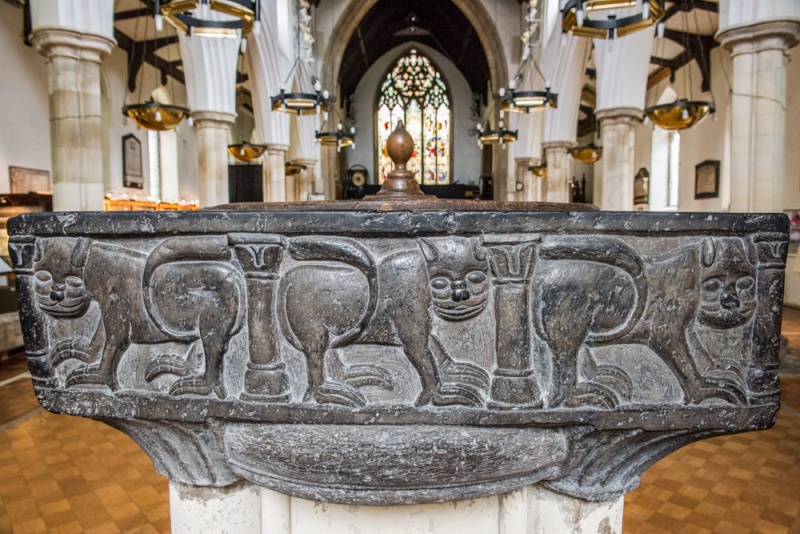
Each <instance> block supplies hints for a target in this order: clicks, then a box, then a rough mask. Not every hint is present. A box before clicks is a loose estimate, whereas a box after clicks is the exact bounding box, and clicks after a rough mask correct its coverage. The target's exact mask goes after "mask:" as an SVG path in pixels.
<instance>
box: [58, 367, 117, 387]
mask: <svg viewBox="0 0 800 534" xmlns="http://www.w3.org/2000/svg"><path fill="white" fill-rule="evenodd" d="M107 378H108V375H107V373H105V372H102V371H101V370H100V366H99V365H87V366H86V367H79V368H78V369H75V370H74V371H72V372H71V373H70V374H69V375H68V376H67V380H66V381H65V383H64V385H65V386H66V387H68V388H71V387H74V386H89V385H91V386H109V387H111V386H110V384H109V383H108V380H107ZM112 389H113V388H112Z"/></svg>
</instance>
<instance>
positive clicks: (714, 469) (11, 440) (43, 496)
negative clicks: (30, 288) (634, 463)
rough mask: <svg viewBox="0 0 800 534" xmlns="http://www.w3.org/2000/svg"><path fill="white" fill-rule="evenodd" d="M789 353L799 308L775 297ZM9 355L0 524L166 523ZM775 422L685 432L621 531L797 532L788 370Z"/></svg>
mask: <svg viewBox="0 0 800 534" xmlns="http://www.w3.org/2000/svg"><path fill="white" fill-rule="evenodd" d="M783 329H784V331H785V332H786V333H787V334H788V335H787V337H788V338H789V347H790V349H791V350H793V351H794V352H795V353H800V311H796V310H790V309H786V310H785V313H784V324H783ZM792 332H796V334H792ZM21 372H24V367H22V368H21V367H20V366H19V363H18V362H16V360H14V361H12V362H11V363H9V362H8V361H4V362H2V363H0V384H2V383H4V382H6V383H5V384H4V385H2V386H0V533H5V532H13V533H27V532H55V533H72V532H97V533H106V532H143V533H144V532H168V531H169V503H168V485H167V480H166V479H165V478H163V477H161V476H160V475H158V474H157V473H156V472H155V470H154V469H153V465H152V463H151V462H150V459H149V458H148V457H147V455H146V454H145V453H144V452H142V450H141V449H140V448H139V447H138V446H137V445H136V444H134V443H133V441H132V440H131V439H130V438H128V437H127V436H125V435H124V434H122V433H120V432H117V431H116V430H114V429H112V428H110V427H107V426H105V425H104V424H102V423H99V422H96V421H90V420H86V419H81V418H76V417H69V416H61V415H52V414H49V413H47V412H44V411H43V410H42V409H41V408H37V407H36V400H35V398H34V397H33V391H32V388H31V386H30V380H29V379H27V378H26V379H24V380H23V379H20V380H15V381H12V382H10V383H8V379H9V377H12V378H13V377H14V376H19V374H20V373H21ZM782 391H783V395H782V402H783V406H782V408H781V411H780V413H779V415H778V422H777V423H776V425H775V426H774V427H773V428H772V429H770V430H766V431H763V432H754V433H749V434H740V435H735V436H726V437H720V438H713V439H709V440H705V441H701V442H698V443H695V444H692V445H690V446H688V447H684V448H683V449H681V450H679V451H677V452H675V453H673V454H671V455H670V456H668V457H667V458H665V459H663V460H661V461H660V462H658V463H657V464H655V465H654V466H653V467H651V468H650V469H649V470H648V471H647V472H646V473H645V475H644V477H643V478H642V484H641V486H640V487H639V488H638V489H636V490H634V491H632V492H631V493H629V494H628V495H627V496H626V497H625V518H624V532H625V533H626V534H628V533H630V534H635V533H660V532H672V533H682V534H683V533H686V534H689V533H720V534H736V533H745V532H759V533H800V376H784V377H782Z"/></svg>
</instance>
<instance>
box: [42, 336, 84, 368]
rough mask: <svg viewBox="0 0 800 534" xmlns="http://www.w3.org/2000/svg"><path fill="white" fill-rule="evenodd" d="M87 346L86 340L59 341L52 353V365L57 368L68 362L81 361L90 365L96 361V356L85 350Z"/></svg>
mask: <svg viewBox="0 0 800 534" xmlns="http://www.w3.org/2000/svg"><path fill="white" fill-rule="evenodd" d="M85 346H86V340H84V339H82V338H70V339H65V340H63V341H59V342H58V343H56V346H55V347H53V349H52V350H51V351H50V365H51V366H52V367H53V368H56V367H58V366H59V365H61V364H62V363H64V362H66V361H67V360H80V361H82V362H84V363H89V362H90V361H92V360H93V359H94V356H93V355H91V354H89V353H87V352H86V351H85V350H84V347H85Z"/></svg>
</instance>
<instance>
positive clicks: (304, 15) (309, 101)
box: [270, 5, 330, 115]
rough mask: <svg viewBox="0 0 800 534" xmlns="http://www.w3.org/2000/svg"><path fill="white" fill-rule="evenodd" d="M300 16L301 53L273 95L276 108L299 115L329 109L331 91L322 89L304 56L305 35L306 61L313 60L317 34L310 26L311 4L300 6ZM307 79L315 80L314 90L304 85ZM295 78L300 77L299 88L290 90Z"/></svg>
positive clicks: (297, 47) (298, 41)
mask: <svg viewBox="0 0 800 534" xmlns="http://www.w3.org/2000/svg"><path fill="white" fill-rule="evenodd" d="M297 20H298V24H297V37H296V43H295V45H296V50H295V52H296V54H297V57H296V58H295V60H294V63H293V64H292V68H291V69H289V75H288V76H287V77H286V80H285V81H284V82H283V87H282V88H281V92H280V93H278V94H277V95H275V96H273V97H271V98H270V101H271V102H272V111H280V112H283V113H291V114H297V115H319V114H320V113H327V111H328V98H329V97H330V94H329V93H328V91H327V90H325V91H323V90H322V84H321V83H320V81H319V80H318V79H317V78H316V77H315V76H309V74H308V73H307V72H306V69H305V62H304V61H301V59H300V50H301V44H300V43H301V37H302V42H304V43H305V44H306V47H305V54H306V61H307V62H308V63H311V62H312V61H313V56H312V54H311V49H310V47H311V45H312V44H313V42H314V36H313V35H312V34H311V30H310V27H309V22H310V20H311V15H310V13H309V11H308V7H303V6H300V5H299V6H298V11H297ZM295 76H296V78H295ZM307 80H310V81H311V86H312V87H313V88H314V92H313V93H312V92H309V91H304V90H302V86H303V85H305V84H307V83H308V81H307ZM295 81H297V85H298V89H299V90H297V91H292V92H290V91H288V90H287V89H285V87H286V86H287V85H288V84H290V83H292V82H295Z"/></svg>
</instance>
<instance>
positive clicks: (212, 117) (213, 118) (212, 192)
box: [192, 111, 236, 207]
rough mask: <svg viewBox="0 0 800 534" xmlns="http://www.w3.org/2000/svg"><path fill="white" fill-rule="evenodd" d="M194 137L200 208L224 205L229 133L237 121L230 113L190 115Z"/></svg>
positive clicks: (210, 112)
mask: <svg viewBox="0 0 800 534" xmlns="http://www.w3.org/2000/svg"><path fill="white" fill-rule="evenodd" d="M192 118H193V119H194V129H195V133H196V135H197V159H198V165H197V183H198V185H199V187H200V206H201V207H210V206H216V205H219V204H227V203H228V202H229V201H230V200H229V196H228V137H229V135H228V133H229V131H230V127H231V124H233V123H234V121H235V120H236V115H234V114H232V113H222V112H217V111H195V112H194V113H192Z"/></svg>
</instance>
